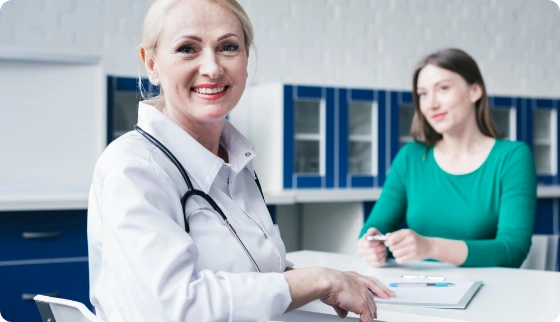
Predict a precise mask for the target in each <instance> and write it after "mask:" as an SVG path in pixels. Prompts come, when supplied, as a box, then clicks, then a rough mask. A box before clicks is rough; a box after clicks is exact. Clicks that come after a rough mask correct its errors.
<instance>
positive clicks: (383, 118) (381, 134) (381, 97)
mask: <svg viewBox="0 0 560 322" xmlns="http://www.w3.org/2000/svg"><path fill="white" fill-rule="evenodd" d="M376 96H377V106H378V109H377V113H378V114H377V116H378V117H379V121H378V122H377V126H378V134H377V147H378V148H377V168H378V169H377V186H378V187H381V186H383V183H385V176H386V175H387V173H386V166H387V165H386V162H385V149H386V146H387V145H386V142H387V134H386V123H387V110H388V109H389V108H390V107H389V106H387V92H386V91H378V92H377V93H376Z"/></svg>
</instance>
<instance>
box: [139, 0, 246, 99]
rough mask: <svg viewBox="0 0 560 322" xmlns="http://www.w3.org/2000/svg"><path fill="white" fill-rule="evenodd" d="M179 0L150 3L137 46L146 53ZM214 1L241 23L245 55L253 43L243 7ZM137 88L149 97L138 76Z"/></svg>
mask: <svg viewBox="0 0 560 322" xmlns="http://www.w3.org/2000/svg"><path fill="white" fill-rule="evenodd" d="M176 1H179V0H154V1H153V2H152V5H151V6H150V8H149V9H148V13H146V17H145V18H144V26H143V27H142V42H141V43H140V46H139V48H144V50H145V51H146V53H147V54H153V53H154V52H155V50H156V47H157V39H158V37H159V34H160V32H161V30H162V28H163V23H164V21H165V17H166V16H167V12H168V11H169V7H171V5H172V4H174V3H175V2H176ZM212 1H216V2H217V3H219V4H220V5H222V6H223V7H224V8H226V9H228V10H229V11H230V12H231V13H232V14H233V15H234V16H235V17H236V18H237V20H239V23H240V24H241V29H242V30H243V38H244V39H243V41H244V44H245V49H246V51H247V55H249V49H250V48H251V46H252V45H253V39H254V31H253V24H252V23H251V19H249V16H248V15H247V13H246V12H245V10H244V9H243V7H242V6H241V5H240V4H239V3H238V2H237V1H236V0H212ZM138 88H139V89H140V94H141V95H142V98H144V99H147V98H149V97H148V95H147V93H145V91H144V89H143V87H142V81H141V80H140V77H138Z"/></svg>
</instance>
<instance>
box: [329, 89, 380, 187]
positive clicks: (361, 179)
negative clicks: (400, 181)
mask: <svg viewBox="0 0 560 322" xmlns="http://www.w3.org/2000/svg"><path fill="white" fill-rule="evenodd" d="M338 96H339V99H338V102H339V104H338V107H339V108H338V129H339V130H338V162H339V166H338V172H339V174H338V182H337V183H338V187H341V188H345V187H347V188H366V187H374V186H379V184H380V180H379V174H380V173H381V172H383V171H380V168H384V166H383V167H380V156H381V155H384V154H383V153H380V152H381V151H383V150H384V147H385V141H384V139H385V122H380V120H385V110H386V109H385V92H384V91H373V90H361V89H340V90H339V92H338ZM383 165H384V163H383Z"/></svg>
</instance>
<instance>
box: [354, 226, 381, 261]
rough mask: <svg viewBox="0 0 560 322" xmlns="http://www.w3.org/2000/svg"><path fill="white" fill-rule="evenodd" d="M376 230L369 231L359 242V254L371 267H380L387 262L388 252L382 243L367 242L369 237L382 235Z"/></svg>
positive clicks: (376, 241)
mask: <svg viewBox="0 0 560 322" xmlns="http://www.w3.org/2000/svg"><path fill="white" fill-rule="evenodd" d="M380 234H381V233H380V232H379V231H378V230H377V229H375V228H370V229H368V231H367V233H366V234H365V235H364V236H362V238H360V239H359V240H358V253H359V254H360V256H362V258H363V259H364V260H365V261H366V263H368V264H369V265H370V266H373V267H379V266H382V265H383V264H384V263H385V260H387V250H386V249H385V245H384V244H383V242H382V241H378V240H366V237H367V236H374V235H380Z"/></svg>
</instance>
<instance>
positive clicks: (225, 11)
mask: <svg viewBox="0 0 560 322" xmlns="http://www.w3.org/2000/svg"><path fill="white" fill-rule="evenodd" d="M252 39H253V30H252V26H251V22H250V21H249V18H248V17H247V15H246V13H245V12H244V10H243V9H242V7H241V6H240V5H239V4H238V3H237V2H236V1H235V0H155V1H154V2H153V4H152V6H151V7H150V9H149V11H148V13H147V15H146V19H145V23H144V29H143V41H142V44H141V45H140V56H141V59H142V61H143V62H144V65H145V67H146V70H147V73H148V76H149V79H150V82H151V83H152V84H154V85H157V86H159V87H160V88H161V95H160V96H158V97H156V98H153V99H151V100H147V101H143V102H141V103H140V105H139V107H138V114H139V116H138V124H137V127H136V131H132V132H130V133H128V134H125V135H124V136H122V137H120V138H119V139H117V140H115V141H114V142H113V143H112V144H111V145H110V146H109V147H107V149H106V151H105V152H104V153H103V155H102V156H101V158H100V159H99V161H98V163H97V166H96V169H95V173H94V180H93V184H92V187H91V194H90V200H89V212H88V242H89V265H90V282H91V283H90V285H91V302H92V304H93V305H94V306H95V310H96V313H97V315H99V316H100V317H101V318H102V319H104V320H106V321H111V322H113V321H134V322H137V321H177V322H178V321H267V320H270V319H273V318H274V317H277V316H279V315H281V314H283V313H285V312H287V311H290V310H293V309H295V308H298V307H300V306H302V305H304V304H306V303H308V302H310V301H313V300H316V299H321V300H322V301H323V302H325V303H327V304H328V305H331V306H333V307H334V309H335V310H336V312H337V313H338V314H339V315H340V316H341V317H342V316H345V315H346V314H347V313H348V312H354V313H356V314H359V315H360V316H361V321H371V320H372V319H373V318H375V317H376V306H375V302H374V297H373V292H374V293H375V294H377V295H378V296H380V297H383V298H388V297H389V296H393V294H392V293H391V292H390V291H389V290H388V289H387V288H386V287H385V286H383V285H382V284H380V283H379V282H378V281H376V280H375V279H372V278H367V277H364V276H361V275H358V274H355V273H343V272H339V271H336V270H332V269H327V268H322V267H310V268H302V269H292V268H291V266H292V265H291V264H290V263H289V262H287V261H286V251H285V248H284V244H283V242H282V239H281V237H280V233H279V231H278V229H277V228H276V226H275V225H273V223H272V221H271V219H270V215H269V213H268V211H267V208H266V205H265V203H264V200H263V198H262V195H261V192H260V188H259V184H258V179H257V177H256V174H255V172H254V171H253V166H252V159H253V158H254V157H255V156H256V154H255V152H254V151H253V148H252V145H251V144H250V143H249V142H248V141H247V140H246V139H245V138H244V137H243V136H242V135H241V134H240V133H239V132H238V131H237V130H236V129H235V128H234V127H233V126H232V125H231V124H230V123H228V122H227V120H226V115H227V114H228V113H229V112H230V111H231V110H232V109H233V108H234V107H235V105H236V104H237V103H238V101H239V99H240V97H241V95H242V93H243V91H244V89H245V83H246V79H247V63H248V56H249V48H250V46H251V43H252ZM131 108H135V107H134V106H131ZM271 171H274V169H271Z"/></svg>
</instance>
